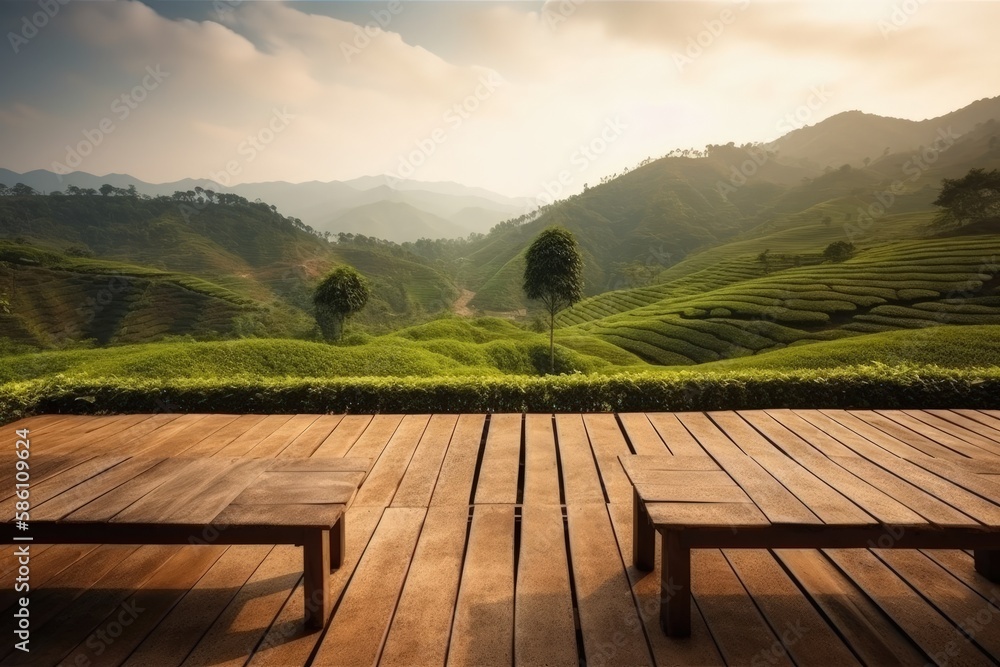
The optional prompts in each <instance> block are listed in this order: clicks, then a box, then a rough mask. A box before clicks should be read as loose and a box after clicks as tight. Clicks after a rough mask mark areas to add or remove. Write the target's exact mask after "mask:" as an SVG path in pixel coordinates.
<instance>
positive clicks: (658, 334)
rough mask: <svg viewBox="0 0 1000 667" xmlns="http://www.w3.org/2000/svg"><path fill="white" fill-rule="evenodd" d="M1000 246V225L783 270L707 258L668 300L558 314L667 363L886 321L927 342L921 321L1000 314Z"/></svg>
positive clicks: (829, 336)
mask: <svg viewBox="0 0 1000 667" xmlns="http://www.w3.org/2000/svg"><path fill="white" fill-rule="evenodd" d="M998 257H1000V236H998V235H995V234H983V235H962V236H951V237H945V238H938V239H924V240H916V241H905V242H897V243H888V244H883V245H880V246H877V247H875V248H872V249H871V250H868V251H865V252H862V253H860V254H859V255H858V256H857V257H855V258H853V259H850V260H848V261H846V262H842V263H829V262H824V263H813V264H812V265H808V266H800V267H792V268H787V269H783V270H779V271H775V272H773V273H767V268H766V267H765V266H764V265H763V263H761V262H756V264H757V266H755V265H754V263H748V262H744V263H743V265H742V269H743V276H742V278H743V279H736V280H729V281H727V280H725V279H721V280H720V279H719V277H718V274H714V273H712V272H710V270H707V269H706V270H705V271H702V272H699V273H697V274H694V275H692V276H689V277H688V278H687V279H686V280H684V279H682V280H679V281H676V282H671V283H665V284H664V285H662V286H661V287H659V289H660V290H661V291H660V292H659V294H660V298H658V299H657V298H655V297H656V290H655V289H647V290H645V291H642V292H639V293H638V294H636V293H633V292H632V291H623V292H616V293H611V294H607V295H602V296H600V297H598V298H596V299H591V300H588V301H585V302H583V303H581V304H579V305H578V306H576V307H574V308H573V309H571V310H568V311H566V312H564V313H562V314H561V315H560V318H559V323H560V324H561V325H563V326H564V327H566V329H565V330H564V333H567V334H568V333H571V332H577V333H579V334H580V335H583V334H588V335H592V336H596V337H597V338H599V339H601V340H603V341H605V342H608V343H612V344H614V345H617V346H618V347H621V348H622V349H624V350H627V351H629V352H631V353H633V354H635V355H637V356H639V357H641V358H643V359H645V360H647V361H649V362H651V363H656V364H661V365H683V364H696V363H703V362H708V361H716V360H720V359H730V358H735V357H747V356H750V355H754V354H758V353H762V352H768V351H773V350H778V349H782V348H784V347H787V346H791V345H797V344H803V343H807V342H811V341H821V340H834V339H838V338H845V337H851V336H859V335H862V334H870V333H878V332H885V331H901V330H909V331H910V332H911V335H910V336H908V337H907V341H908V342H907V344H908V345H910V346H913V347H919V346H920V345H922V344H924V342H925V340H926V336H925V335H924V334H922V333H921V331H920V330H923V329H928V328H931V327H937V326H942V325H946V324H951V325H955V324H967V325H984V324H989V325H993V324H1000V260H998ZM734 267H735V260H734V263H733V264H730V265H729V267H728V268H734ZM722 268H723V271H725V269H726V268H727V267H722ZM755 273H756V275H754V274H755ZM616 313H617V314H616ZM900 356H901V357H905V356H906V355H905V351H903V350H901V351H900Z"/></svg>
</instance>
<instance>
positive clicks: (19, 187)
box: [9, 183, 37, 197]
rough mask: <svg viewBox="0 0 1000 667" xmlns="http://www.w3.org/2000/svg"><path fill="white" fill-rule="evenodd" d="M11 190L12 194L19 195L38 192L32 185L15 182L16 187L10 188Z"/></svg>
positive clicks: (23, 195)
mask: <svg viewBox="0 0 1000 667" xmlns="http://www.w3.org/2000/svg"><path fill="white" fill-rule="evenodd" d="M9 192H10V194H12V195H15V196H19V197H26V196H29V195H33V194H37V193H36V192H35V189H34V188H33V187H31V186H30V185H25V184H24V183H15V184H14V187H12V188H10V190H9Z"/></svg>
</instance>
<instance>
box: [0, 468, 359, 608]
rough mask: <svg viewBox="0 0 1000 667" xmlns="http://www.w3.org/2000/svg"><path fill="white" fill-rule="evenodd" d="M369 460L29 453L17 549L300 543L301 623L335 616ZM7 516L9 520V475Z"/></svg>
mask: <svg viewBox="0 0 1000 667" xmlns="http://www.w3.org/2000/svg"><path fill="white" fill-rule="evenodd" d="M370 467H371V462H370V461H369V460H368V459H357V458H355V459H351V458H316V459H251V458H183V457H175V458H153V457H142V456H135V457H130V456H115V455H112V456H92V457H86V456H82V457H81V456H74V457H40V456H38V457H32V459H31V486H30V496H29V498H30V504H31V507H30V511H29V519H28V521H27V522H26V523H27V525H26V527H25V528H21V527H19V525H18V522H16V521H13V520H9V523H8V524H7V525H8V530H7V531H6V532H7V535H6V539H5V542H6V543H8V544H10V543H16V544H25V543H27V544H31V543H35V544H162V545H172V544H202V545H204V544H217V545H230V544H291V545H297V546H302V547H303V549H302V552H303V573H304V582H303V586H304V592H305V615H304V620H305V624H306V625H307V626H308V627H310V628H321V627H322V626H323V625H324V624H325V623H326V621H327V619H329V617H330V615H331V613H332V611H333V603H332V600H331V599H330V595H329V592H328V586H327V581H328V576H329V572H330V571H331V569H336V568H338V567H340V566H341V564H342V563H343V557H344V549H345V544H344V542H345V530H344V512H345V509H346V506H347V505H348V504H349V503H350V502H351V500H352V499H353V497H354V494H355V493H356V491H357V489H358V487H359V486H360V485H361V483H362V482H363V481H364V479H365V477H366V476H367V474H368V470H369V469H370ZM9 476H10V477H11V479H9V480H4V481H3V482H0V484H3V486H0V489H4V490H5V492H6V490H8V489H9V490H10V491H9V494H10V495H7V496H6V497H4V498H3V500H2V502H3V511H4V512H5V515H6V516H8V517H14V516H15V510H16V501H17V500H18V499H17V498H16V497H15V496H14V489H15V485H14V479H13V475H12V474H11V475H9Z"/></svg>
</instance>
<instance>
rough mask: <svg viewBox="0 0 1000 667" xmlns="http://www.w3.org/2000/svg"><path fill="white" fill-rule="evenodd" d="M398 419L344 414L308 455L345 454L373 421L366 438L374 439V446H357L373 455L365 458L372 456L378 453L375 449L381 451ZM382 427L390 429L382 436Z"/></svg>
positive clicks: (397, 423)
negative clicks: (372, 427) (370, 431)
mask: <svg viewBox="0 0 1000 667" xmlns="http://www.w3.org/2000/svg"><path fill="white" fill-rule="evenodd" d="M400 419H401V418H398V417H394V416H387V417H383V418H381V419H378V420H377V421H376V418H375V417H373V416H372V415H345V416H344V417H343V419H341V420H340V421H339V422H338V423H337V425H336V426H335V427H334V428H333V430H332V431H331V432H330V434H329V435H328V436H327V437H326V438H324V439H323V441H322V442H320V443H319V445H318V446H317V447H316V448H315V449H314V450H313V452H312V454H310V456H347V452H349V451H351V448H352V447H354V445H355V444H357V442H358V440H360V439H361V436H363V435H364V434H365V433H366V432H367V431H368V428H369V427H370V426H373V424H372V422H373V421H374V422H375V423H374V430H373V431H372V433H371V434H369V435H368V438H369V439H374V442H375V445H376V446H375V447H370V446H368V445H366V444H362V445H361V447H360V448H359V451H361V450H365V451H371V452H372V453H373V455H369V456H367V458H374V457H375V456H377V455H378V454H377V452H376V449H377V450H378V452H381V451H382V449H381V448H382V446H384V445H385V443H386V442H388V441H389V438H390V437H391V436H392V431H394V430H395V429H396V426H398V425H399V422H400ZM382 429H391V430H389V432H388V434H386V435H384V436H383V430H382ZM379 442H381V445H379V444H378V443H379Z"/></svg>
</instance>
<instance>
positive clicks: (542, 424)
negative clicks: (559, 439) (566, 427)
mask: <svg viewBox="0 0 1000 667" xmlns="http://www.w3.org/2000/svg"><path fill="white" fill-rule="evenodd" d="M559 486H560V485H559V467H558V465H557V463H556V440H555V432H554V431H553V422H552V415H539V414H529V415H525V417H524V491H523V494H522V495H523V498H522V499H521V502H522V503H523V504H525V505H528V504H531V505H559V504H560V502H561V500H560V497H559V495H560V494H559Z"/></svg>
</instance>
